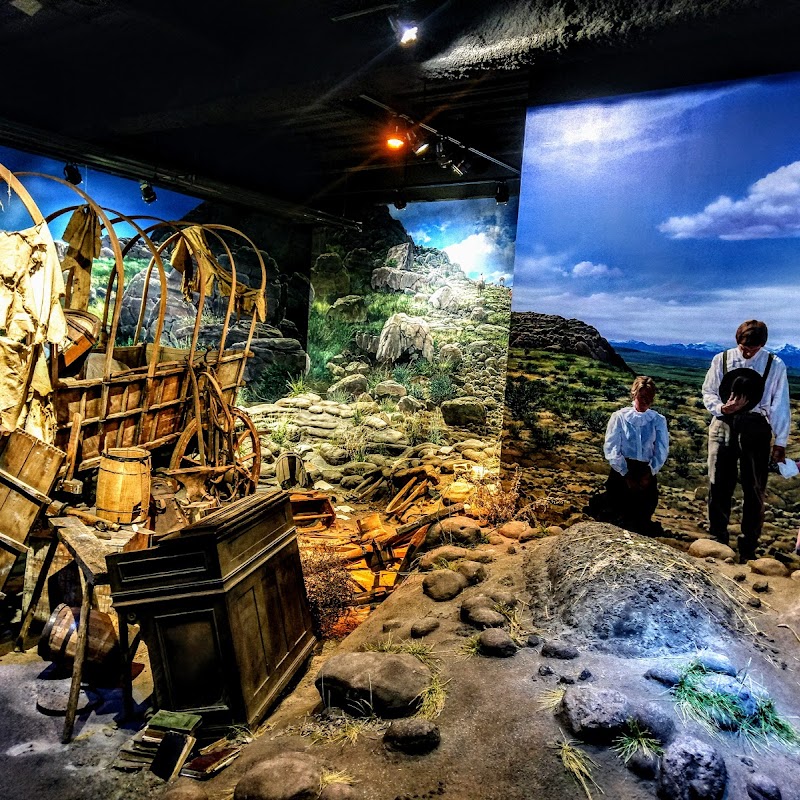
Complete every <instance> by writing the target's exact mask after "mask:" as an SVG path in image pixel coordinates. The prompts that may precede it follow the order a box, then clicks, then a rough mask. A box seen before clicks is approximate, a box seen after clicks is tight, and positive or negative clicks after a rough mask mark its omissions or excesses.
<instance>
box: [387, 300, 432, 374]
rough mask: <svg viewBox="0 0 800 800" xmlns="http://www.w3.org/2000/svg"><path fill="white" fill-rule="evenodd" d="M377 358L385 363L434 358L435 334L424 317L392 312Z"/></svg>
mask: <svg viewBox="0 0 800 800" xmlns="http://www.w3.org/2000/svg"><path fill="white" fill-rule="evenodd" d="M375 357H376V359H377V360H378V361H379V362H381V363H384V364H394V363H395V362H398V361H410V360H412V359H414V358H424V359H427V360H428V361H430V360H431V359H432V358H433V335H432V334H431V329H430V326H429V325H428V323H427V322H426V321H425V320H424V319H422V317H409V316H408V314H400V313H398V314H392V316H391V317H389V319H387V320H386V322H385V323H384V324H383V329H382V330H381V336H380V340H379V341H378V352H377V353H376V356H375Z"/></svg>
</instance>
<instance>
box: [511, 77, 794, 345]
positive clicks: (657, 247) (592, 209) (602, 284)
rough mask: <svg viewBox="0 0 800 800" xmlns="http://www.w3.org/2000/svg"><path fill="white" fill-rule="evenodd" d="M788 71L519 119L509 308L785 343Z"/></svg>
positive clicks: (615, 325)
mask: <svg viewBox="0 0 800 800" xmlns="http://www.w3.org/2000/svg"><path fill="white" fill-rule="evenodd" d="M798 121H800V74H791V75H786V76H778V77H774V78H769V79H760V80H750V81H743V82H737V83H730V84H715V85H707V86H702V87H699V88H692V89H686V90H679V91H669V92H656V93H648V94H641V95H630V96H622V97H614V98H608V99H602V100H593V101H586V102H581V103H575V104H568V105H560V106H550V107H543V108H535V109H530V110H529V112H528V118H527V124H526V134H525V152H524V161H523V175H522V193H521V197H520V207H519V219H518V226H517V242H516V261H515V266H514V293H513V301H512V302H513V306H512V307H513V309H514V310H515V311H539V312H542V313H548V314H560V315H561V316H564V317H574V318H577V319H581V320H583V321H585V322H588V323H589V324H591V325H594V326H595V327H596V328H597V329H598V330H599V331H600V333H601V334H602V335H603V336H605V337H606V338H608V339H612V340H619V341H622V340H627V339H639V340H643V341H647V342H653V343H657V344H667V343H672V342H681V343H686V344H688V343H691V342H702V341H715V342H722V343H728V342H731V343H732V341H733V334H734V331H735V330H736V327H737V326H738V324H739V323H740V322H742V321H743V320H745V319H750V318H758V319H763V320H765V321H766V322H767V324H768V326H769V329H770V344H773V345H776V346H777V345H779V344H783V343H786V342H788V343H790V344H794V345H800V318H798V314H797V307H798V301H799V300H800V134H799V133H798V131H799V130H800V128H798Z"/></svg>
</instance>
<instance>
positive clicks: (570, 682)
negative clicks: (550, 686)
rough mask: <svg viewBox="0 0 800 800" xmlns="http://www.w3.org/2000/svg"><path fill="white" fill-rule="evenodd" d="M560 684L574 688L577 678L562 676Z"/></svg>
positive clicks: (559, 680)
mask: <svg viewBox="0 0 800 800" xmlns="http://www.w3.org/2000/svg"><path fill="white" fill-rule="evenodd" d="M558 682H559V683H563V684H565V685H566V686H572V685H573V684H574V683H575V678H573V677H572V676H571V675H560V676H559V678H558Z"/></svg>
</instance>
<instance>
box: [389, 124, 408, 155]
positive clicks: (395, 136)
mask: <svg viewBox="0 0 800 800" xmlns="http://www.w3.org/2000/svg"><path fill="white" fill-rule="evenodd" d="M406 138H407V136H406V131H405V130H404V129H403V125H402V124H401V123H400V121H399V120H396V121H395V123H394V125H393V126H392V130H391V132H390V133H389V135H388V136H387V137H386V146H387V147H388V148H389V149H390V150H402V149H403V148H404V147H405V146H406Z"/></svg>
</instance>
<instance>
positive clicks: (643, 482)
mask: <svg viewBox="0 0 800 800" xmlns="http://www.w3.org/2000/svg"><path fill="white" fill-rule="evenodd" d="M655 395H656V385H655V382H654V381H653V379H652V378H649V377H647V376H644V375H643V376H640V377H638V378H636V380H635V381H634V382H633V385H632V386H631V400H632V401H633V402H632V404H631V405H630V406H627V407H625V408H621V409H620V410H619V411H615V412H614V413H613V414H612V415H611V418H610V419H609V421H608V426H607V427H606V438H605V444H604V446H603V452H604V453H605V456H606V459H607V460H608V463H609V464H610V465H611V472H610V473H609V476H608V480H607V481H606V484H605V491H604V492H603V493H602V494H600V495H596V496H595V497H593V498H592V500H591V501H590V503H589V513H591V514H592V516H594V517H595V518H596V519H599V520H601V521H604V522H613V523H614V524H616V525H619V526H620V527H623V528H626V529H628V530H632V531H636V532H637V533H643V534H653V533H658V532H659V531H660V526H659V525H658V524H657V523H654V522H653V513H654V512H655V510H656V506H657V505H658V480H657V478H656V475H657V473H658V471H659V470H660V469H661V467H663V466H664V462H665V461H666V460H667V455H668V453H669V433H668V432H667V421H666V419H665V418H664V417H663V416H662V415H661V414H659V413H658V412H657V411H654V410H653V409H652V408H650V406H651V405H652V404H653V400H654V399H655Z"/></svg>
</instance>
